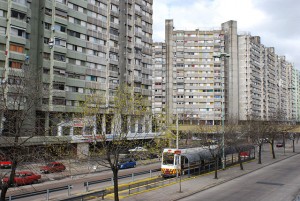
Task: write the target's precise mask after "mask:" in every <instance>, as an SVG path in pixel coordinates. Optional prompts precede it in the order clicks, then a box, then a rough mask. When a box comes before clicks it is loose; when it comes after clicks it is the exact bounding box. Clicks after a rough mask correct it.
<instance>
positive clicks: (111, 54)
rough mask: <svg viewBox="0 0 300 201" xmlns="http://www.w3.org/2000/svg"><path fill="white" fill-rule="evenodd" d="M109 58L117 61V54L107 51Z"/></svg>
mask: <svg viewBox="0 0 300 201" xmlns="http://www.w3.org/2000/svg"><path fill="white" fill-rule="evenodd" d="M109 58H110V59H112V60H115V61H118V54H115V53H112V52H110V53H109Z"/></svg>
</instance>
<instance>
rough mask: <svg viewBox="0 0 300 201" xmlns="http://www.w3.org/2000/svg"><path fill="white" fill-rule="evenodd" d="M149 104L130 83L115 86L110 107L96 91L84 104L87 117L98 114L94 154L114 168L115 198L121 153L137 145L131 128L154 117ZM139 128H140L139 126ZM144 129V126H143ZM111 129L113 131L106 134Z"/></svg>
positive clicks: (106, 164)
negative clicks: (116, 87) (134, 91)
mask: <svg viewBox="0 0 300 201" xmlns="http://www.w3.org/2000/svg"><path fill="white" fill-rule="evenodd" d="M149 112H150V111H149V110H148V107H147V100H145V98H144V97H143V96H141V94H136V93H133V89H132V88H130V87H128V86H123V85H122V86H119V88H118V89H117V90H116V93H115V96H114V100H113V101H112V102H111V103H110V107H109V108H107V107H106V102H105V100H104V99H103V96H101V95H98V94H94V95H92V96H91V97H90V98H88V99H87V101H86V102H85V104H84V105H83V111H82V115H83V116H84V117H95V119H96V124H97V127H99V129H100V131H101V133H100V134H99V138H100V144H97V143H95V144H94V148H93V153H92V156H93V157H97V161H96V162H97V163H98V164H100V165H102V166H105V167H108V168H110V169H111V171H112V172H113V181H114V200H116V201H118V200H119V194H118V172H119V161H120V159H121V156H122V154H124V153H127V152H128V149H130V148H131V147H132V146H134V145H135V142H134V139H136V138H137V134H136V133H135V132H131V131H132V128H133V127H134V126H135V125H136V124H138V125H139V126H140V123H141V122H143V123H144V124H145V123H146V124H147V123H149V121H151V119H145V118H147V116H150V113H149ZM138 129H140V128H138ZM140 131H142V129H140ZM106 132H111V134H106Z"/></svg>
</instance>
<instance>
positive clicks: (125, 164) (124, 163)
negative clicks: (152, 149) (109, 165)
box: [118, 159, 136, 169]
mask: <svg viewBox="0 0 300 201" xmlns="http://www.w3.org/2000/svg"><path fill="white" fill-rule="evenodd" d="M135 166H136V162H135V161H134V160H132V159H123V160H121V161H120V162H119V163H118V168H119V169H127V168H134V167H135Z"/></svg>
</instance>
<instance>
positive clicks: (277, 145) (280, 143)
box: [276, 142, 284, 147]
mask: <svg viewBox="0 0 300 201" xmlns="http://www.w3.org/2000/svg"><path fill="white" fill-rule="evenodd" d="M283 146H284V145H283V143H282V142H279V143H277V144H276V147H283Z"/></svg>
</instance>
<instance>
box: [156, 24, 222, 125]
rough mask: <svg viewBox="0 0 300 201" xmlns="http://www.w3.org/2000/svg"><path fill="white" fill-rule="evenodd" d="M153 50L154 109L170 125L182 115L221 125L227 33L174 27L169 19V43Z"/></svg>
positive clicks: (193, 121) (182, 118) (190, 121)
mask: <svg viewBox="0 0 300 201" xmlns="http://www.w3.org/2000/svg"><path fill="white" fill-rule="evenodd" d="M153 47H154V50H153V58H154V76H153V77H154V78H153V105H152V107H153V111H154V113H155V114H160V113H164V114H165V115H166V117H167V121H169V122H168V124H170V123H171V121H172V120H174V118H172V117H174V115H177V114H178V117H179V120H180V121H185V122H186V123H188V124H210V125H214V124H220V122H221V112H222V111H221V107H222V102H223V97H222V87H223V86H224V85H223V84H222V83H223V80H224V79H223V75H222V74H223V73H222V71H223V69H224V60H225V59H226V58H216V59H214V56H215V55H219V54H220V53H223V52H224V32H223V31H222V30H221V29H219V30H206V31H203V30H194V31H184V30H173V22H172V20H166V43H155V44H154V46H153Z"/></svg>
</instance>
